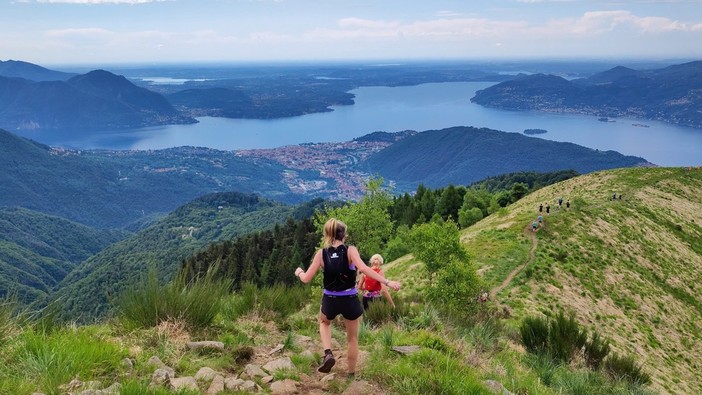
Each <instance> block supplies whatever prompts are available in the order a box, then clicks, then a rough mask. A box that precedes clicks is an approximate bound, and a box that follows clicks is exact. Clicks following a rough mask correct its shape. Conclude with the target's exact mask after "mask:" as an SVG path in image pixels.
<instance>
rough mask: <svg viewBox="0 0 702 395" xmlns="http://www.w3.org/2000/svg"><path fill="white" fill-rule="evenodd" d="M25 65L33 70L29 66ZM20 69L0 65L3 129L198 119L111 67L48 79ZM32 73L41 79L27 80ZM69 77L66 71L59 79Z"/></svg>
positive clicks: (61, 129) (39, 130) (67, 130)
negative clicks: (21, 76) (115, 71)
mask: <svg viewBox="0 0 702 395" xmlns="http://www.w3.org/2000/svg"><path fill="white" fill-rule="evenodd" d="M3 65H4V64H3ZM24 67H25V68H30V66H29V64H27V65H26V66H24ZM37 67H38V66H37ZM16 68H17V67H14V68H11V67H6V68H5V69H7V70H4V71H3V70H2V69H0V127H2V128H5V129H7V130H12V131H25V132H32V133H34V134H36V135H37V136H41V135H42V134H46V133H64V134H72V133H80V132H86V131H92V132H94V131H110V130H117V129H126V128H139V127H144V126H155V125H166V124H179V123H181V124H182V123H194V122H196V121H195V119H193V118H192V117H190V116H187V115H183V114H182V113H180V112H179V111H177V110H176V109H175V108H174V107H173V106H172V105H171V104H170V103H169V102H168V101H167V100H166V99H165V98H164V97H163V96H162V95H160V94H158V93H155V92H152V91H150V90H148V89H145V88H141V87H138V86H136V85H134V84H133V83H131V82H130V81H129V80H127V79H126V78H124V77H122V76H117V75H114V74H112V73H110V72H108V71H104V70H94V71H91V72H89V73H87V74H82V75H76V76H73V77H71V78H69V79H67V80H63V79H58V80H45V78H50V75H51V74H50V73H40V72H39V71H36V72H34V71H33V70H35V69H34V68H30V69H31V70H30V71H27V70H26V69H25V71H24V72H23V73H20V72H17V70H15V69H16ZM3 72H5V73H9V75H23V76H25V78H19V77H13V76H7V74H3ZM32 76H35V77H36V78H41V80H38V81H32V80H29V79H26V77H32ZM65 77H66V75H64V74H63V73H61V74H57V75H56V77H55V78H65Z"/></svg>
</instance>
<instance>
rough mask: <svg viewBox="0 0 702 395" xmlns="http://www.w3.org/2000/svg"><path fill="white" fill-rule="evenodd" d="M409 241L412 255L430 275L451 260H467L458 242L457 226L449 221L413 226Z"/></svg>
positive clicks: (465, 253)
mask: <svg viewBox="0 0 702 395" xmlns="http://www.w3.org/2000/svg"><path fill="white" fill-rule="evenodd" d="M410 240H411V243H410V244H411V251H412V254H413V255H414V256H415V257H416V258H417V259H419V260H420V261H422V262H424V264H425V265H426V267H427V270H428V271H429V273H432V274H433V273H436V272H437V271H438V270H439V269H440V268H441V267H442V266H443V265H445V264H446V263H447V262H449V261H450V260H452V259H454V260H457V261H460V262H463V261H466V260H467V259H468V254H467V252H466V250H465V249H464V248H463V245H462V244H461V241H460V237H459V231H458V226H457V225H456V223H455V222H453V221H451V220H449V221H446V222H443V223H437V222H429V223H426V224H421V225H415V226H414V227H413V228H412V232H411V234H410Z"/></svg>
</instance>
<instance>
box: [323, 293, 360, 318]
mask: <svg viewBox="0 0 702 395" xmlns="http://www.w3.org/2000/svg"><path fill="white" fill-rule="evenodd" d="M322 314H324V315H325V316H327V319H329V321H331V320H333V319H334V318H336V316H337V315H339V314H341V315H342V316H343V317H344V318H346V319H347V320H355V319H356V318H358V317H360V316H362V315H363V307H362V306H361V302H360V301H359V300H358V296H357V295H349V296H330V295H322Z"/></svg>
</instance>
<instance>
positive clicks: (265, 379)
mask: <svg viewBox="0 0 702 395" xmlns="http://www.w3.org/2000/svg"><path fill="white" fill-rule="evenodd" d="M271 381H273V376H263V377H261V382H262V383H263V384H268V383H270V382H271Z"/></svg>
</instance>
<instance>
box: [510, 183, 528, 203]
mask: <svg viewBox="0 0 702 395" xmlns="http://www.w3.org/2000/svg"><path fill="white" fill-rule="evenodd" d="M527 193H529V187H528V186H527V184H524V183H522V182H518V183H516V184H514V185H512V190H511V191H510V197H511V199H512V203H514V202H516V201H517V200H519V199H521V198H523V197H524V196H526V194H527Z"/></svg>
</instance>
